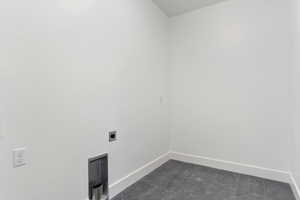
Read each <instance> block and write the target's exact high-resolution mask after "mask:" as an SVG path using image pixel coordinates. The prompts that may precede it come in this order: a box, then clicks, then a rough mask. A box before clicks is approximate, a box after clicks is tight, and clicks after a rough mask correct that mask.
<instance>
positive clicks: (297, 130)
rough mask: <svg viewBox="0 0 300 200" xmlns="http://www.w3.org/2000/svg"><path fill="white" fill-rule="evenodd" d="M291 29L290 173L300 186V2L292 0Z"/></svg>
mask: <svg viewBox="0 0 300 200" xmlns="http://www.w3.org/2000/svg"><path fill="white" fill-rule="evenodd" d="M292 3H293V4H292V8H293V9H292V12H291V13H292V14H293V15H292V18H291V22H292V30H293V33H294V34H293V37H292V38H293V43H292V44H293V46H292V47H293V49H292V50H293V52H292V56H293V57H292V58H293V59H292V61H293V62H292V67H293V68H292V83H293V87H292V88H293V104H292V105H293V151H292V153H293V154H292V159H291V161H292V173H293V176H294V178H295V180H296V182H297V184H298V187H299V186H300V158H299V155H300V80H299V78H300V57H299V52H300V36H299V34H300V2H299V1H298V0H292Z"/></svg>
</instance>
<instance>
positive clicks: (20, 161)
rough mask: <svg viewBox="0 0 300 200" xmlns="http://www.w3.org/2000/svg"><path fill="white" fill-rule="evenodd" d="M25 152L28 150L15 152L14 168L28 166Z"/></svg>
mask: <svg viewBox="0 0 300 200" xmlns="http://www.w3.org/2000/svg"><path fill="white" fill-rule="evenodd" d="M25 152H26V148H17V149H14V150H13V167H14V168H16V167H21V166H24V165H26V159H25Z"/></svg>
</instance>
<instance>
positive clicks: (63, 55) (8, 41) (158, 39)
mask: <svg viewBox="0 0 300 200" xmlns="http://www.w3.org/2000/svg"><path fill="white" fill-rule="evenodd" d="M0 24H1V31H0V44H1V45H0V69H1V72H0V91H1V92H0V106H1V114H0V119H1V124H2V125H1V135H2V136H1V138H0V163H1V164H0V188H1V189H0V199H1V200H19V199H22V200H40V199H43V200H63V199H72V200H82V199H85V198H86V197H87V195H88V194H87V189H88V188H87V187H88V185H87V159H88V157H90V156H94V155H98V154H102V153H105V152H108V153H109V156H110V157H109V165H110V168H109V169H110V183H113V182H115V181H116V180H118V179H120V178H122V177H123V176H125V175H127V174H128V173H130V172H132V171H133V170H135V169H137V168H138V167H141V166H142V165H144V164H145V163H147V162H149V161H151V160H153V159H155V158H157V157H158V156H159V155H161V154H163V153H165V152H167V151H168V146H169V144H168V140H169V138H168V129H167V123H166V122H167V106H166V103H167V99H166V94H167V93H166V77H167V76H166V65H167V56H166V54H167V48H166V43H167V30H166V28H167V18H166V17H165V16H164V15H163V14H162V13H161V11H160V10H159V9H157V7H155V6H154V5H153V4H152V3H151V1H148V0H110V1H96V0H75V1H74V0H53V1H39V0H28V1H20V0H11V1H1V3H0ZM161 99H163V101H162V102H161ZM115 129H116V130H118V131H119V135H118V137H119V138H118V141H117V142H115V143H113V144H108V137H107V131H109V130H115ZM23 146H25V147H27V162H28V163H27V165H26V166H25V167H22V168H17V169H13V168H12V149H14V148H17V147H23ZM145 147H151V148H145Z"/></svg>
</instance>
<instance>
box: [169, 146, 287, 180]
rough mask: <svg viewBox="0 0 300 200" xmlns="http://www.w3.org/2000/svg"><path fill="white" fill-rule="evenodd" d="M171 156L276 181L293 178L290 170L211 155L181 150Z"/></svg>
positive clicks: (175, 158) (171, 153) (184, 160)
mask: <svg viewBox="0 0 300 200" xmlns="http://www.w3.org/2000/svg"><path fill="white" fill-rule="evenodd" d="M170 158H171V159H174V160H179V161H183V162H188V163H193V164H198V165H204V166H208V167H213V168H216V169H223V170H228V171H232V172H236V173H241V174H246V175H251V176H257V177H261V178H266V179H271V180H275V181H281V182H285V183H290V180H291V179H290V173H289V172H286V171H281V170H276V169H269V168H263V167H258V166H255V165H248V164H243V163H237V162H232V161H226V160H221V159H215V158H209V157H204V156H198V155H191V154H185V153H179V152H170Z"/></svg>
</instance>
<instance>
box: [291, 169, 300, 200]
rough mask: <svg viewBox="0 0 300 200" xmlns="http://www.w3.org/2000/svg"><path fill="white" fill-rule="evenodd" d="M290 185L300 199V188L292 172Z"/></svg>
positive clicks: (297, 199) (299, 199)
mask: <svg viewBox="0 0 300 200" xmlns="http://www.w3.org/2000/svg"><path fill="white" fill-rule="evenodd" d="M290 185H291V188H292V190H293V193H294V195H295V197H296V200H300V189H299V187H298V184H297V182H296V179H295V178H294V176H293V174H292V173H290Z"/></svg>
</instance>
